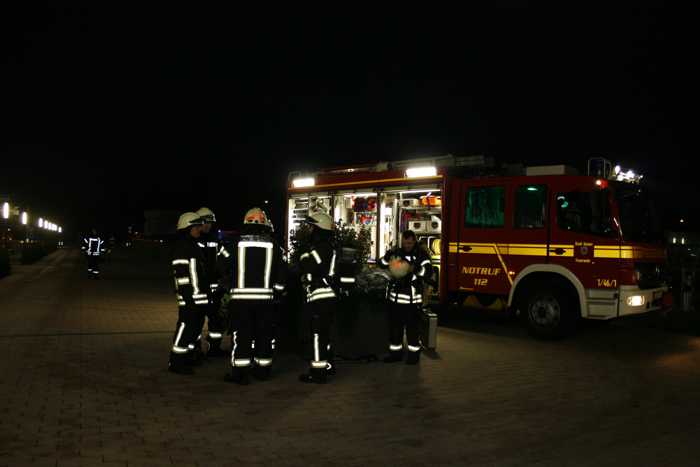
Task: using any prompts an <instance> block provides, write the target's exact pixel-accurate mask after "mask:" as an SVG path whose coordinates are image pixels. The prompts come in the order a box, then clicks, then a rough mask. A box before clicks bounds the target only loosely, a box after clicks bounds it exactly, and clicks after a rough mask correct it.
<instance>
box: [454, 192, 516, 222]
mask: <svg viewBox="0 0 700 467" xmlns="http://www.w3.org/2000/svg"><path fill="white" fill-rule="evenodd" d="M505 204H506V201H505V189H504V188H503V187H502V186H480V187H471V188H469V190H468V191H467V199H466V208H465V213H464V226H465V227H467V228H495V227H503V224H504V219H505Z"/></svg>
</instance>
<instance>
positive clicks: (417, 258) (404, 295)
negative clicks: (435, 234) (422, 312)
mask: <svg viewBox="0 0 700 467" xmlns="http://www.w3.org/2000/svg"><path fill="white" fill-rule="evenodd" d="M392 258H401V259H403V260H405V261H407V262H408V263H409V264H410V265H412V266H413V272H412V273H410V272H409V273H408V274H407V275H406V277H404V278H402V279H394V280H392V281H391V282H390V283H389V287H388V289H387V298H388V299H389V301H390V302H394V303H399V304H402V305H411V304H420V303H422V302H423V280H424V279H426V278H429V277H430V276H431V274H432V266H431V265H430V256H428V253H426V252H425V251H423V249H422V248H420V247H419V246H418V245H416V246H415V247H414V248H413V250H412V251H410V252H406V251H404V249H403V248H401V247H397V248H393V249H391V250H389V251H387V252H386V254H385V255H384V257H383V258H382V259H381V260H380V261H379V265H380V267H382V268H385V269H386V268H388V267H389V262H390V261H391V259H392Z"/></svg>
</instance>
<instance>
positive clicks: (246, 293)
mask: <svg viewBox="0 0 700 467" xmlns="http://www.w3.org/2000/svg"><path fill="white" fill-rule="evenodd" d="M218 261H219V265H220V269H221V270H222V278H221V281H220V285H219V287H224V288H225V290H227V291H228V292H229V293H230V295H231V300H263V301H266V300H272V299H273V298H274V297H275V293H278V294H279V293H282V292H284V290H285V287H286V285H285V283H286V273H287V267H286V265H285V263H284V260H283V259H282V249H281V248H280V247H279V245H277V243H276V242H275V241H274V239H273V238H272V237H271V236H269V235H265V234H246V235H241V237H240V238H239V239H238V241H237V242H235V243H234V244H233V247H232V248H231V250H229V249H227V248H226V247H221V248H220V253H219V259H218Z"/></svg>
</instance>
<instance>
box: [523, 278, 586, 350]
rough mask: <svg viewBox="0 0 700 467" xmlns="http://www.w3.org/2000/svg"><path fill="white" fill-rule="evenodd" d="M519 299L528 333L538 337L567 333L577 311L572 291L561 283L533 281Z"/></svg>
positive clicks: (571, 326)
mask: <svg viewBox="0 0 700 467" xmlns="http://www.w3.org/2000/svg"><path fill="white" fill-rule="evenodd" d="M530 290H531V291H530V293H528V294H527V295H526V296H525V297H524V298H525V300H523V305H524V306H523V308H524V310H523V311H525V313H524V315H525V316H524V318H525V319H526V320H527V326H528V329H529V330H530V334H532V335H533V336H535V337H537V338H540V339H558V338H561V337H564V336H566V335H569V334H571V333H572V332H573V331H574V329H575V328H576V324H577V322H578V318H579V317H580V313H579V311H578V304H577V302H576V300H575V297H574V295H573V294H572V293H571V292H570V291H569V290H567V287H565V286H564V285H563V284H562V286H557V285H555V284H552V283H548V284H533V287H532V289H530Z"/></svg>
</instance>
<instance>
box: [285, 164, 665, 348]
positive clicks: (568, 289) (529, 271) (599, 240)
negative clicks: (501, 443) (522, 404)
mask: <svg viewBox="0 0 700 467" xmlns="http://www.w3.org/2000/svg"><path fill="white" fill-rule="evenodd" d="M588 172H589V174H588V175H585V176H584V175H578V174H577V172H576V171H575V170H574V169H571V168H569V167H567V166H563V165H560V166H538V167H522V166H513V165H511V166H507V167H505V168H504V167H501V168H499V169H498V170H496V169H495V167H494V164H493V161H492V160H491V159H488V158H485V157H483V156H472V157H454V156H444V157H438V158H430V159H416V160H408V161H399V162H392V163H380V164H376V165H371V166H369V165H368V166H359V167H342V168H335V169H325V170H319V171H316V172H313V173H303V174H302V173H292V174H290V177H289V186H288V202H289V211H288V218H287V228H286V232H287V234H289V233H290V231H292V230H294V229H295V228H296V227H297V226H298V225H299V222H300V220H301V219H302V218H303V217H304V216H306V215H307V214H308V213H309V211H310V210H312V209H324V210H326V212H328V213H329V214H331V215H332V216H333V218H334V219H335V220H336V222H339V223H343V224H344V225H348V226H351V227H354V228H356V229H362V228H366V229H369V230H370V232H371V238H372V253H371V255H370V256H371V258H370V263H371V262H374V261H376V259H377V258H381V256H382V255H383V254H384V253H385V252H386V250H387V249H389V248H391V247H393V246H396V245H397V244H398V242H399V241H400V238H401V236H400V232H402V231H403V230H407V229H410V230H413V231H414V232H416V234H417V235H418V238H419V242H421V243H422V244H423V245H424V246H425V247H426V248H428V250H429V251H430V252H431V254H432V259H433V265H434V266H435V269H436V271H437V275H438V277H437V280H438V283H439V288H438V289H437V290H436V292H435V296H434V297H433V299H434V300H435V301H436V302H438V303H440V304H443V305H446V304H454V303H459V304H467V305H475V304H482V305H489V306H490V307H491V308H502V309H510V310H516V311H518V312H520V313H521V314H522V315H523V316H524V317H525V318H526V319H527V323H528V326H529V327H530V330H531V331H532V332H533V333H534V334H535V335H537V336H540V337H554V336H559V335H563V334H565V333H567V332H569V331H570V330H572V329H573V327H574V326H575V325H576V323H577V322H578V320H579V318H587V319H597V320H608V319H612V318H617V317H621V316H626V315H633V314H640V313H645V312H649V311H654V310H659V309H664V308H667V307H668V306H670V297H671V295H670V293H669V292H668V286H667V283H666V276H665V270H666V267H665V265H666V251H665V248H664V245H663V243H662V235H661V232H660V231H659V229H658V227H657V223H656V222H655V217H654V211H653V206H652V204H651V200H650V199H649V195H648V193H647V190H646V189H645V188H644V184H643V183H640V179H641V177H640V176H638V175H635V174H634V173H633V172H632V171H623V170H621V169H620V168H619V167H614V168H613V167H612V165H611V164H610V163H609V162H608V161H605V160H603V159H600V160H591V161H589V170H588ZM288 236H289V235H288Z"/></svg>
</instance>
